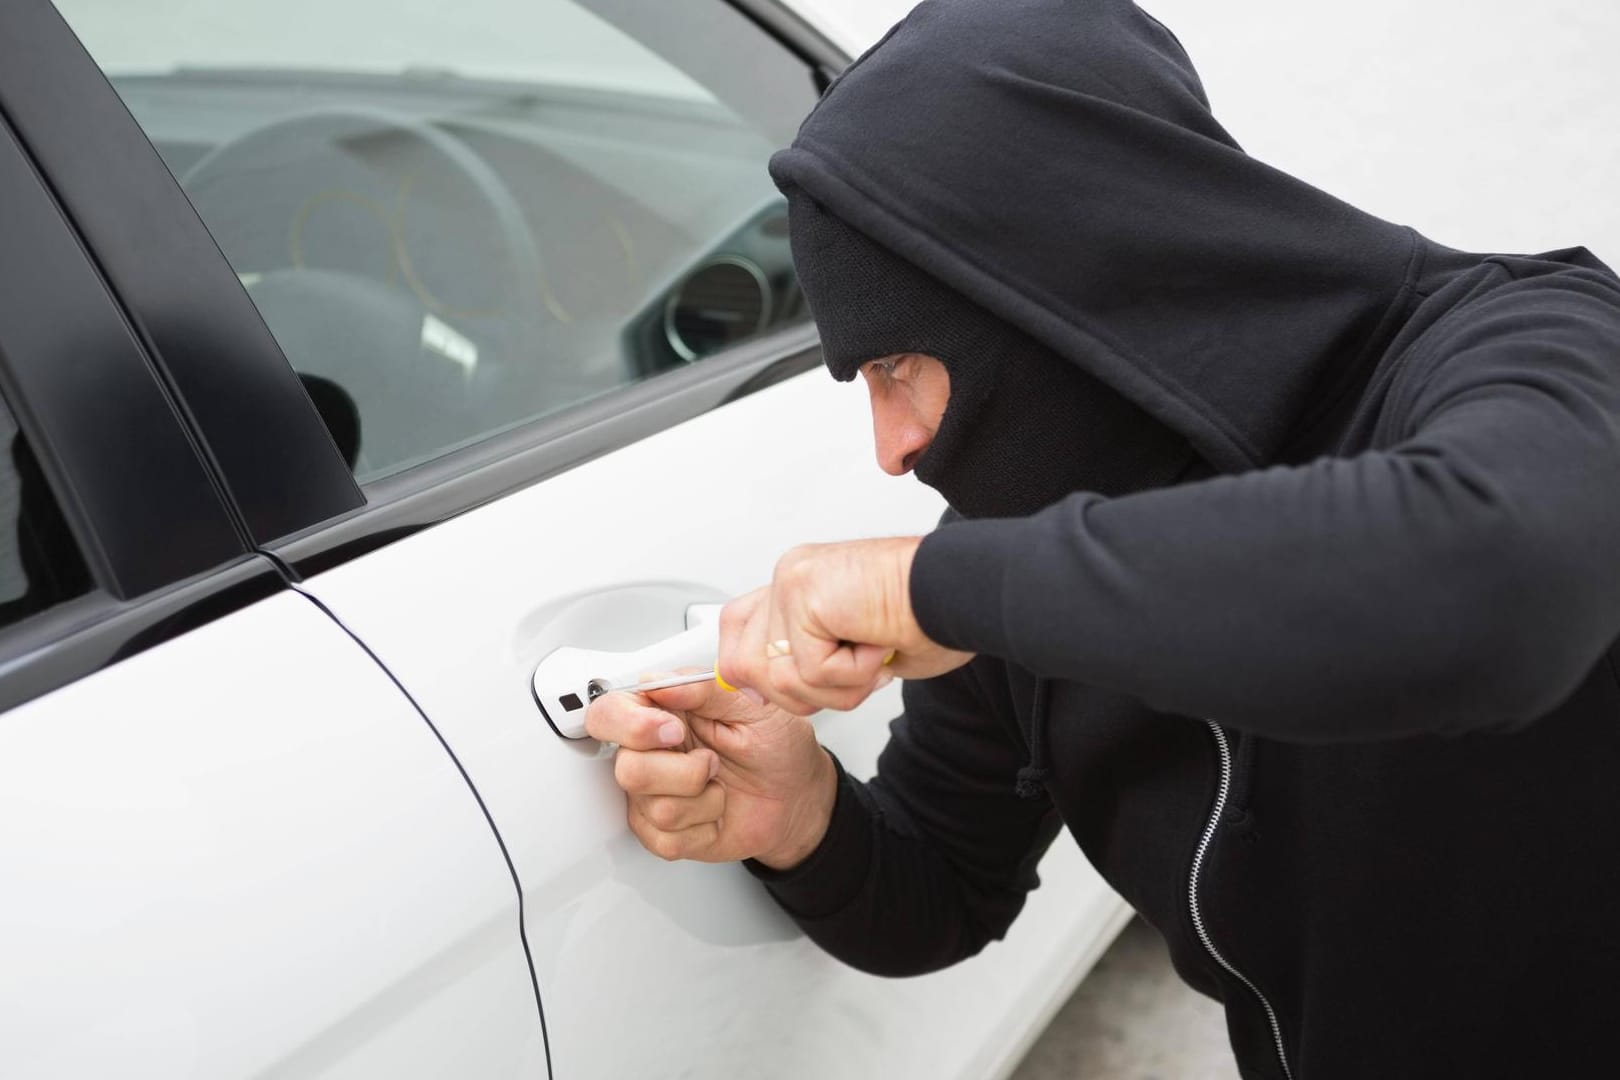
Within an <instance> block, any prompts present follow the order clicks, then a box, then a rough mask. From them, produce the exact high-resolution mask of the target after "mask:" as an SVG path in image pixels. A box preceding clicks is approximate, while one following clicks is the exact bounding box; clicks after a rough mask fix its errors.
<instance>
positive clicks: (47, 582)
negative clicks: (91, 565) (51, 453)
mask: <svg viewBox="0 0 1620 1080" xmlns="http://www.w3.org/2000/svg"><path fill="white" fill-rule="evenodd" d="M89 591H90V573H89V570H88V569H87V568H86V567H85V563H84V559H83V558H82V557H81V556H80V555H79V549H78V546H77V545H76V544H75V543H74V540H73V537H72V534H71V533H69V532H68V525H67V521H66V520H65V519H64V518H63V517H62V511H61V509H60V508H59V507H58V506H57V503H56V497H55V496H54V495H52V493H51V490H50V488H49V487H47V486H46V484H45V476H44V474H43V473H42V472H41V471H40V468H39V462H38V460H37V459H36V458H35V457H34V452H33V450H32V449H31V448H30V447H29V445H28V440H27V439H26V438H24V437H23V434H22V432H21V431H20V430H19V429H18V427H17V421H16V419H15V418H14V417H13V416H12V415H11V408H10V406H8V405H7V404H6V402H5V401H4V400H0V627H3V626H10V625H11V624H12V623H15V622H17V621H18V620H19V619H22V618H24V617H25V616H28V615H32V614H34V613H35V612H38V611H44V610H45V609H46V608H49V607H52V606H54V605H56V604H59V603H61V602H62V601H64V600H71V599H72V598H73V597H75V596H83V595H84V594H85V593H87V592H89Z"/></svg>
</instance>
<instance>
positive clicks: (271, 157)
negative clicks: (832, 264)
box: [58, 0, 815, 481]
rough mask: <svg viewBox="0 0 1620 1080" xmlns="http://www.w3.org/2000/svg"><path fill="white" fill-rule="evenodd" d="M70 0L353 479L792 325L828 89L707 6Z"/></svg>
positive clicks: (77, 25) (500, 0)
mask: <svg viewBox="0 0 1620 1080" xmlns="http://www.w3.org/2000/svg"><path fill="white" fill-rule="evenodd" d="M58 7H59V8H60V10H61V11H62V14H63V15H64V17H66V18H67V20H68V21H69V23H70V24H71V25H72V26H73V28H74V30H75V31H76V32H77V33H78V34H79V36H80V38H81V39H82V40H83V41H84V43H85V45H86V47H87V48H88V49H89V50H90V52H91V54H92V55H93V56H94V57H95V58H96V60H97V61H98V63H100V64H101V66H102V68H103V69H104V70H105V71H106V72H107V73H108V75H109V77H110V78H111V80H112V82H113V85H114V86H115V87H116V88H117V89H118V91H119V92H120V94H121V95H122V96H123V98H124V100H125V102H126V104H127V105H128V106H129V108H130V111H131V112H132V113H133V114H134V116H135V118H136V119H137V120H138V121H139V122H140V123H141V125H142V127H143V128H144V129H145V130H146V133H147V135H148V137H149V138H151V140H152V142H153V143H154V145H156V147H157V149H158V152H159V153H160V154H162V156H163V158H164V160H165V161H166V162H167V163H168V165H169V167H170V169H171V170H172V171H173V172H174V174H175V176H176V177H178V178H179V180H180V182H181V184H182V186H183V187H184V188H185V190H186V193H187V194H188V195H189V196H190V198H191V200H192V202H193V203H194V205H195V206H196V207H197V210H198V213H199V214H200V215H201V216H202V219H203V221H204V222H205V223H206V224H207V225H208V227H209V229H210V230H211V231H212V232H213V234H214V237H215V239H216V240H218V242H219V245H220V247H221V249H222V250H223V251H224V253H225V255H226V257H227V258H228V259H229V260H230V262H231V264H232V266H233V267H234V268H235V269H236V272H237V274H238V276H239V277H240V278H241V280H242V282H243V285H244V286H245V287H246V289H247V291H248V294H249V295H250V296H251V297H252V298H253V300H254V302H255V304H256V305H257V306H258V309H259V311H260V313H261V315H262V316H263V318H264V320H265V323H266V325H268V327H269V328H270V330H271V332H272V333H273V334H274V335H275V337H276V339H277V341H278V342H279V343H280V345H281V347H282V350H283V352H285V354H286V355H287V358H288V359H289V361H291V363H292V364H293V366H294V367H295V368H296V369H297V370H298V371H299V373H300V374H301V375H303V376H304V381H305V385H306V386H308V387H310V388H311V393H312V396H314V397H315V398H316V403H317V405H318V406H319V407H320V409H321V412H322V415H323V416H325V417H327V419H328V423H329V425H331V426H332V427H333V431H334V435H335V436H337V438H338V442H339V444H340V446H342V447H343V449H344V451H345V452H346V453H347V454H348V455H349V456H350V458H351V464H352V465H353V467H354V469H355V472H356V475H357V476H358V477H359V478H360V479H361V480H362V481H367V480H372V479H376V478H378V477H381V476H384V475H388V474H391V473H395V472H397V471H399V470H401V469H403V468H407V467H409V466H411V465H413V464H416V463H419V462H422V461H424V460H428V459H430V458H432V457H435V456H437V455H439V454H442V453H444V452H445V451H447V450H449V449H453V448H455V447H458V446H462V445H466V444H468V443H470V442H474V441H477V440H479V439H482V438H485V437H487V436H489V435H491V434H493V433H495V432H498V431H501V430H504V429H506V428H509V427H511V426H512V425H514V424H519V423H523V422H526V421H529V420H532V419H533V418H535V417H538V416H543V415H546V414H549V413H553V412H556V411H558V410H560V409H564V408H567V407H568V406H570V405H573V404H576V403H579V402H581V401H585V400H587V399H590V398H593V397H597V396H599V395H601V394H603V393H605V392H608V391H610V390H612V389H613V388H615V387H617V386H622V385H624V384H626V383H630V382H634V381H637V380H640V379H644V378H647V377H650V376H654V375H656V374H657V373H659V372H661V371H665V370H669V369H671V368H675V367H680V366H682V365H684V364H687V363H690V362H692V361H694V360H699V359H701V358H702V357H704V356H706V355H709V354H711V353H713V352H716V351H718V350H720V349H723V348H725V347H727V346H728V345H731V344H734V343H736V342H738V341H741V340H744V339H746V338H749V337H752V336H754V335H757V334H759V333H762V332H765V331H767V330H769V329H772V328H774V327H777V326H780V325H783V324H785V323H788V322H792V321H796V320H799V319H801V318H803V317H804V311H803V304H802V302H801V300H800V298H799V295H798V291H797V287H796V285H795V283H794V281H793V277H792V266H791V262H790V260H789V255H788V246H787V235H786V227H785V226H786V222H785V218H784V211H783V207H782V203H781V201H780V199H779V197H778V196H777V193H776V191H775V189H774V187H773V186H772V185H771V183H770V180H769V178H768V177H767V175H766V172H765V160H766V158H767V157H768V156H769V154H770V153H771V151H772V150H773V149H774V148H775V147H776V146H777V145H780V144H781V143H782V142H785V141H786V139H787V138H789V137H790V136H791V134H792V123H793V121H794V120H795V119H796V118H797V117H799V116H802V115H803V114H804V113H805V112H807V111H808V110H809V108H810V106H811V104H812V103H813V101H814V94H815V91H814V87H813V83H812V80H811V77H810V73H809V71H808V70H807V69H806V67H805V66H804V64H803V63H802V62H801V61H799V60H798V59H797V58H795V57H794V56H793V55H792V54H791V53H789V52H787V51H786V50H785V49H783V48H782V47H781V46H780V45H779V44H777V43H776V42H775V41H773V40H772V39H770V38H768V37H767V36H766V35H765V34H764V33H763V32H761V31H759V30H758V29H757V28H756V27H754V26H753V25H752V24H751V23H749V22H748V21H747V20H746V19H745V18H744V17H743V16H742V15H740V14H739V13H738V12H736V11H734V10H732V9H731V8H730V7H728V6H727V5H725V4H723V3H721V2H720V0H701V2H686V3H682V4H678V5H675V4H645V3H632V2H625V0H578V2H573V0H527V2H525V3H523V4H511V3H507V2H504V0H462V2H460V3H457V4H446V3H443V0H255V2H238V3H231V4H219V3H217V2H215V0H162V2H159V0H59V2H58ZM356 424H357V427H358V437H357V438H356V437H355V432H354V430H352V429H353V427H354V426H355V425H356ZM344 425H348V428H349V429H348V430H339V429H340V427H343V426H344Z"/></svg>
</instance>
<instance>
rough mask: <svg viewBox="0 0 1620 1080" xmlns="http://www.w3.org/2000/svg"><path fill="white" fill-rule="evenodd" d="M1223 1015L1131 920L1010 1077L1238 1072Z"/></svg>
mask: <svg viewBox="0 0 1620 1080" xmlns="http://www.w3.org/2000/svg"><path fill="white" fill-rule="evenodd" d="M1237 1075H1238V1073H1237V1067H1236V1066H1235V1065H1234V1064H1233V1063H1232V1051H1231V1048H1230V1047H1229V1046H1228V1045H1227V1041H1226V1020H1225V1017H1224V1015H1223V1014H1222V1012H1221V1007H1220V1006H1219V1005H1217V1004H1216V1003H1215V1002H1213V1001H1211V1000H1209V999H1208V998H1206V997H1204V996H1202V995H1201V994H1196V993H1194V992H1193V991H1192V990H1189V989H1188V988H1187V987H1186V986H1185V985H1184V984H1183V983H1182V982H1181V980H1180V979H1178V978H1177V977H1176V974H1175V972H1174V971H1173V970H1171V968H1170V958H1169V956H1168V954H1167V953H1166V952H1165V948H1164V944H1163V942H1162V941H1161V940H1160V938H1159V936H1158V934H1157V933H1155V932H1154V931H1153V930H1152V929H1151V928H1150V927H1148V926H1147V925H1146V924H1145V923H1143V922H1142V921H1141V920H1139V919H1138V920H1134V921H1132V922H1131V923H1130V924H1129V925H1128V926H1126V927H1125V931H1124V933H1122V934H1120V936H1119V939H1118V940H1117V941H1115V942H1114V944H1113V945H1112V946H1110V947H1109V950H1108V952H1106V953H1104V954H1103V957H1102V959H1101V960H1099V961H1097V966H1096V967H1095V968H1094V969H1092V972H1091V974H1090V975H1088V976H1086V980H1085V982H1083V983H1081V984H1080V988H1079V989H1078V990H1076V991H1075V992H1074V996H1073V997H1071V998H1070V999H1069V1000H1068V1003H1067V1004H1065V1005H1064V1006H1063V1008H1062V1009H1061V1010H1060V1011H1059V1012H1058V1014H1057V1016H1056V1017H1054V1018H1053V1020H1052V1023H1051V1026H1049V1027H1048V1028H1047V1029H1046V1033H1045V1034H1043V1035H1042V1036H1041V1037H1040V1039H1039V1040H1038V1041H1037V1042H1036V1043H1035V1045H1034V1046H1033V1047H1031V1048H1030V1051H1029V1054H1028V1056H1026V1057H1025V1058H1024V1061H1023V1063H1022V1064H1021V1065H1019V1066H1018V1069H1017V1070H1016V1071H1015V1072H1014V1073H1013V1075H1012V1080H1237Z"/></svg>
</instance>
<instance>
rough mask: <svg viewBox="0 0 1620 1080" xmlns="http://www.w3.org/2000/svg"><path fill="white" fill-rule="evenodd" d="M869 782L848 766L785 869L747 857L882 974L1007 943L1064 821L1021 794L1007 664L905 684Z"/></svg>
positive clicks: (837, 949)
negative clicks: (808, 845)
mask: <svg viewBox="0 0 1620 1080" xmlns="http://www.w3.org/2000/svg"><path fill="white" fill-rule="evenodd" d="M904 696H905V704H906V711H905V714H904V715H903V716H901V717H900V718H899V719H897V720H896V721H895V722H894V724H893V725H892V726H891V735H890V740H889V744H888V746H887V747H885V748H884V751H883V754H882V755H881V757H880V758H879V761H878V772H877V775H876V777H874V778H873V779H872V781H871V782H869V783H862V782H860V781H859V780H856V779H854V778H853V777H851V776H849V775H847V774H846V773H845V772H844V770H843V768H842V766H840V768H839V780H838V784H839V788H838V800H837V804H836V807H835V809H834V811H833V817H832V822H831V825H830V826H829V828H828V831H827V835H826V837H825V838H824V839H823V840H822V843H821V845H820V846H819V847H818V848H817V849H816V851H815V852H814V853H812V854H811V856H810V857H809V858H808V859H807V860H805V861H804V862H803V863H801V864H799V865H798V866H796V867H794V868H793V869H792V870H789V871H786V872H775V871H771V870H769V869H767V868H765V867H763V866H760V865H759V864H757V863H750V864H749V869H750V871H751V872H752V873H753V874H754V875H755V876H756V877H758V878H760V879H761V880H762V881H764V883H765V885H766V887H767V889H769V890H770V892H771V894H772V895H773V896H774V897H775V898H776V900H777V902H778V903H780V904H781V905H782V907H783V908H784V909H785V910H786V911H787V912H788V914H790V915H791V916H792V917H793V918H794V920H795V921H796V922H797V923H798V924H799V926H800V927H802V928H803V929H804V931H805V933H806V934H808V935H809V936H810V937H811V938H812V939H813V940H814V941H815V942H816V943H817V944H819V945H821V946H822V947H823V948H825V949H826V950H827V951H828V952H830V953H832V954H833V955H834V956H836V957H838V958H839V959H841V960H843V961H845V962H846V963H848V964H851V965H852V966H854V967H857V968H860V969H861V970H863V971H868V972H871V973H873V974H877V975H918V974H922V973H924V972H929V971H935V970H937V969H939V968H943V967H947V966H949V965H951V964H953V963H956V962H957V961H958V960H962V959H965V958H967V957H969V956H972V955H974V954H975V953H977V952H979V951H980V950H981V949H983V948H984V947H985V945H986V944H988V943H989V942H990V941H992V940H995V939H998V938H1000V937H1002V936H1003V935H1004V934H1005V933H1006V930H1007V927H1008V926H1009V925H1011V923H1012V921H1013V919H1014V917H1015V916H1016V915H1017V914H1018V912H1019V911H1020V910H1021V909H1022V907H1023V905H1024V899H1025V896H1026V894H1027V893H1028V892H1029V890H1031V889H1033V888H1034V887H1035V886H1036V885H1037V884H1039V879H1038V878H1037V876H1036V864H1037V863H1038V862H1039V860H1040V857H1041V855H1042V854H1043V853H1044V852H1045V850H1046V848H1047V847H1048V845H1050V843H1051V841H1052V838H1053V836H1054V835H1056V833H1057V831H1058V828H1059V821H1058V817H1057V814H1056V811H1055V810H1054V809H1053V808H1052V805H1051V803H1050V802H1049V801H1048V800H1047V799H1046V798H1044V797H1042V798H1040V799H1036V800H1027V799H1020V798H1019V797H1018V796H1017V795H1016V794H1015V793H1014V790H1013V789H1014V783H1015V779H1016V775H1017V772H1018V769H1019V767H1020V765H1022V764H1023V761H1024V750H1023V746H1022V741H1021V740H1020V739H1019V738H1018V736H1017V734H1016V730H1017V729H1016V727H1014V726H1013V724H1014V721H1013V718H1012V715H1011V703H1010V702H1009V701H1007V700H1006V699H1007V688H1006V680H1005V677H1004V675H1003V669H1002V667H1001V665H1000V664H999V663H998V662H995V661H992V660H988V659H982V660H977V661H974V662H973V663H971V664H969V665H968V666H967V667H964V668H961V669H959V670H958V671H956V672H952V673H951V674H949V675H945V676H942V677H940V678H937V679H929V680H926V681H921V682H908V683H907V684H906V686H905V690H904Z"/></svg>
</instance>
